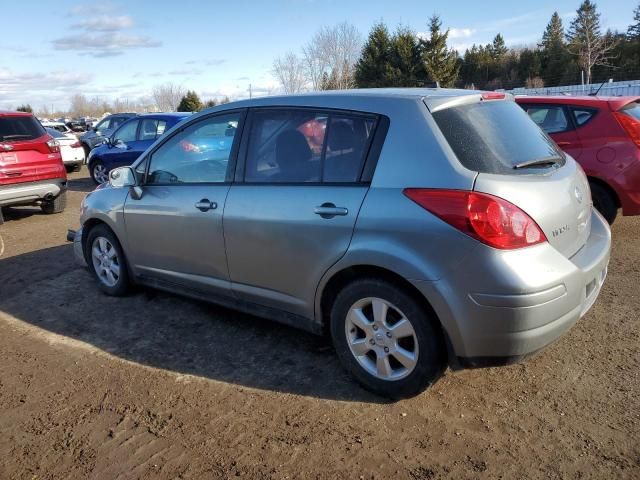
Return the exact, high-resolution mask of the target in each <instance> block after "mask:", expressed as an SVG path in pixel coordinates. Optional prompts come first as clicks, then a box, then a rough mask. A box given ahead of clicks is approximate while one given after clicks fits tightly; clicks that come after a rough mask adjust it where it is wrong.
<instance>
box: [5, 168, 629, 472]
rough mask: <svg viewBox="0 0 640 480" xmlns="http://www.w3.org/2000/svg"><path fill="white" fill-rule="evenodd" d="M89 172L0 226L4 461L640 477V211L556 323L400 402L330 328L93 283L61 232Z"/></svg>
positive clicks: (73, 467) (50, 466)
mask: <svg viewBox="0 0 640 480" xmlns="http://www.w3.org/2000/svg"><path fill="white" fill-rule="evenodd" d="M91 188H92V186H91V183H90V181H89V180H88V179H87V178H85V174H84V173H83V174H74V175H73V180H72V181H71V190H72V191H71V192H70V198H69V199H70V202H69V206H68V208H67V210H66V211H65V213H63V214H60V215H55V216H44V215H41V214H40V213H39V210H36V209H26V208H24V209H15V210H13V211H12V213H11V216H10V217H9V218H8V219H7V223H5V224H4V225H2V226H0V234H1V235H2V238H3V239H4V243H5V251H4V254H3V255H2V257H0V458H1V459H2V460H1V461H0V478H2V479H4V478H20V479H36V478H38V479H41V478H45V479H46V478H197V479H202V478H227V477H235V476H245V477H248V478H356V479H357V478H366V479H368V478H374V477H375V478H410V479H435V478H455V479H462V478H580V479H583V478H606V479H611V478H640V376H639V371H640V369H639V367H640V355H639V353H640V339H639V333H638V327H639V324H640V315H639V314H638V312H639V311H640V286H639V285H640V235H639V232H640V218H634V219H631V218H620V219H619V221H618V222H616V224H615V226H614V229H613V234H614V249H613V257H612V260H611V265H610V270H609V272H610V273H609V278H608V280H607V282H606V284H605V287H604V290H603V291H602V293H601V295H600V299H599V300H598V302H597V303H596V305H595V306H594V308H593V309H592V310H591V311H590V312H589V314H588V315H587V316H585V317H584V318H583V319H582V320H581V321H580V322H579V324H578V325H576V326H575V327H574V328H573V329H572V330H571V332H570V333H569V334H568V335H567V336H565V337H564V338H563V339H562V340H561V341H559V342H557V343H556V344H554V345H553V346H552V347H550V348H549V349H547V350H546V351H544V352H543V353H542V354H540V355H538V356H537V357H534V358H532V359H530V360H529V361H527V362H526V363H524V364H522V365H515V366H511V367H506V368H497V369H484V370H473V371H463V372H457V373H451V372H449V373H447V375H446V376H445V377H444V378H443V379H442V380H441V381H440V382H439V383H438V384H437V385H436V386H435V387H433V388H432V389H431V390H429V391H428V392H426V393H424V394H422V395H420V396H418V397H417V398H413V399H410V400H406V401H402V402H398V403H388V402H385V401H384V400H382V399H380V398H377V397H375V396H373V395H370V394H368V393H366V392H364V391H363V390H361V389H360V388H359V387H358V386H356V385H355V384H354V383H353V382H352V381H351V380H350V379H349V378H348V377H346V375H345V374H344V373H343V371H342V369H341V368H340V366H339V365H338V363H337V361H336V359H335V357H334V355H333V352H332V350H331V348H330V346H329V344H328V343H327V342H326V341H325V340H323V339H321V338H316V337H314V336H312V335H310V334H306V333H304V332H300V331H296V330H294V329H290V328H287V327H283V326H280V325H276V324H272V323H269V322H267V321H264V320H261V319H258V318H255V317H250V316H246V315H242V314H239V313H236V312H234V311H230V310H226V309H222V308H218V307H215V306H210V305H205V304H202V303H197V302H193V301H189V300H184V299H181V298H177V297H174V296H171V295H167V294H163V293H155V292H152V291H143V292H140V293H138V294H135V295H133V296H131V297H128V298H125V299H113V298H108V297H105V296H103V295H102V294H100V293H99V292H98V290H97V288H96V287H95V285H94V283H93V281H92V279H91V278H90V276H89V274H88V273H87V272H86V271H84V270H83V269H80V268H77V267H76V266H75V265H74V263H73V259H72V248H71V246H70V245H69V244H67V243H66V242H65V232H66V230H67V228H75V227H77V221H78V207H79V203H80V200H81V198H82V196H83V195H84V192H86V191H88V190H89V189H91Z"/></svg>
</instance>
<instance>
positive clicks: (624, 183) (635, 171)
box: [611, 154, 640, 215]
mask: <svg viewBox="0 0 640 480" xmlns="http://www.w3.org/2000/svg"><path fill="white" fill-rule="evenodd" d="M638 157H639V158H638V159H637V160H636V161H634V162H633V163H632V164H631V165H629V166H628V167H627V168H626V169H624V170H623V171H622V172H620V173H619V174H618V175H617V176H616V177H614V178H613V180H611V183H612V186H613V188H614V190H615V191H616V193H617V194H618V198H619V199H620V206H621V207H622V214H623V215H640V154H639V155H638Z"/></svg>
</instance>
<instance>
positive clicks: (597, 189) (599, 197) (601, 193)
mask: <svg viewBox="0 0 640 480" xmlns="http://www.w3.org/2000/svg"><path fill="white" fill-rule="evenodd" d="M589 186H590V187H591V198H592V199H593V206H594V207H596V209H597V210H598V211H599V212H600V213H601V214H602V216H603V217H604V218H605V220H606V221H607V222H609V225H612V224H613V222H614V221H615V219H616V216H617V215H618V203H617V202H616V199H615V197H614V196H613V194H612V193H611V192H610V191H609V190H608V189H607V188H605V187H603V186H602V185H600V184H598V183H595V182H589Z"/></svg>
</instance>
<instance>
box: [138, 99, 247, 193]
mask: <svg viewBox="0 0 640 480" xmlns="http://www.w3.org/2000/svg"><path fill="white" fill-rule="evenodd" d="M240 117H241V114H240V113H236V112H234V113H228V114H221V115H216V116H214V117H210V118H207V119H205V120H201V121H199V122H197V123H194V124H193V125H190V126H188V127H187V128H185V129H184V130H183V131H181V132H180V133H178V134H176V135H174V136H172V137H171V138H170V139H169V140H167V141H166V142H165V143H164V144H162V145H161V146H160V147H159V148H158V149H157V150H156V151H155V152H154V153H153V154H152V155H151V163H150V165H149V174H148V176H147V184H151V185H154V184H155V185H158V184H162V185H166V184H185V183H186V184H189V183H222V182H225V181H226V178H227V170H228V168H229V160H230V158H231V150H232V147H233V144H234V140H235V139H236V132H237V129H238V124H239V122H240Z"/></svg>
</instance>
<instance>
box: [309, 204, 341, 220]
mask: <svg viewBox="0 0 640 480" xmlns="http://www.w3.org/2000/svg"><path fill="white" fill-rule="evenodd" d="M313 213H315V214H316V215H320V216H321V217H322V218H333V217H335V216H336V215H339V216H341V217H344V216H345V215H347V214H348V213H349V210H348V209H346V208H344V207H336V206H335V205H334V204H333V203H323V204H322V205H320V206H319V207H316V208H314V209H313Z"/></svg>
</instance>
